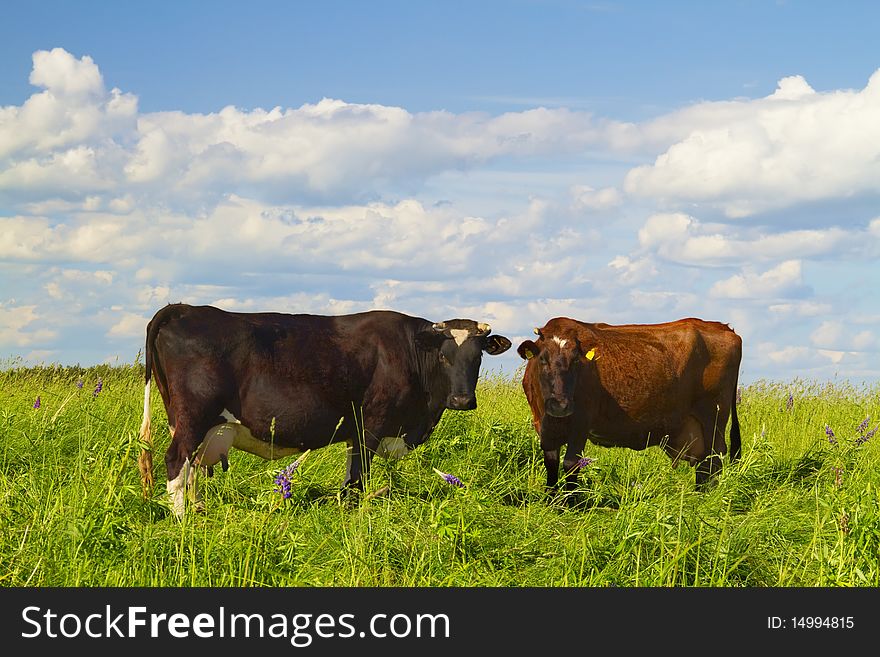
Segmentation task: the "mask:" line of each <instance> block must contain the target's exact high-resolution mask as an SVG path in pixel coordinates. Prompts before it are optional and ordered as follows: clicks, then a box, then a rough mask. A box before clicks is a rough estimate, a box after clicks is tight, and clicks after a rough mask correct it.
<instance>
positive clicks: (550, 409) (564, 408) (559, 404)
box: [544, 397, 574, 417]
mask: <svg viewBox="0 0 880 657" xmlns="http://www.w3.org/2000/svg"><path fill="white" fill-rule="evenodd" d="M544 410H545V411H546V412H547V415H552V416H553V417H568V416H569V415H571V414H572V413H573V412H574V406H573V405H572V403H571V401H570V400H568V399H564V398H560V397H551V398H550V399H548V400H547V401H546V402H545V404H544Z"/></svg>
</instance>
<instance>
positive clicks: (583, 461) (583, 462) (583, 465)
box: [577, 456, 596, 468]
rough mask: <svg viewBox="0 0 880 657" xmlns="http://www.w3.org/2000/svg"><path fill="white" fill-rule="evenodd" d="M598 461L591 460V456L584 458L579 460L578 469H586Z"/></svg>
mask: <svg viewBox="0 0 880 657" xmlns="http://www.w3.org/2000/svg"><path fill="white" fill-rule="evenodd" d="M595 460H596V459H594V458H590V457H589V456H582V457H580V458H579V459H578V462H577V467H578V468H586V467H587V466H588V465H590V464H591V463H593V462H594V461H595Z"/></svg>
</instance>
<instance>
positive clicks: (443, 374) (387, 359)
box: [138, 304, 510, 516]
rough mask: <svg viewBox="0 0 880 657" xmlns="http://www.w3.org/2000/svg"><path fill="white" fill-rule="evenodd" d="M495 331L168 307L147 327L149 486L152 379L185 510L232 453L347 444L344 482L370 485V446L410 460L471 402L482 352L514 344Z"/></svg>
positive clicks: (458, 322)
mask: <svg viewBox="0 0 880 657" xmlns="http://www.w3.org/2000/svg"><path fill="white" fill-rule="evenodd" d="M490 331H491V328H490V327H489V325H487V324H483V323H477V322H475V321H473V320H470V319H452V320H447V321H445V322H440V323H432V322H430V321H428V320H426V319H422V318H420V317H410V316H408V315H404V314H401V313H398V312H393V311H386V310H374V311H370V312H363V313H356V314H352V315H339V316H321V315H304V314H300V315H291V314H283V313H233V312H227V311H224V310H221V309H219V308H214V307H212V306H190V305H186V304H172V305H168V306H166V307H164V308H162V309H161V310H159V311H158V312H157V313H156V315H155V316H154V317H153V319H152V320H151V321H150V323H149V324H148V326H147V338H146V348H145V358H146V389H145V392H144V418H143V424H142V426H141V441H142V444H143V447H144V448H143V450H142V451H141V455H140V458H139V460H138V466H139V469H140V473H141V483H142V485H143V489H144V494H145V495H149V494H150V491H151V490H152V487H153V485H154V480H153V473H152V465H153V464H152V450H151V447H152V442H151V437H150V380H151V377H154V376H155V380H156V385H157V387H158V388H159V392H160V394H161V395H162V401H163V402H164V404H165V410H166V412H167V415H168V424H169V427H170V429H171V435H172V441H171V445H170V446H169V447H168V451H167V452H166V454H165V465H166V467H167V488H168V493H169V495H170V498H171V503H172V507H173V509H174V512H175V514H177V515H178V516H180V515H182V514H183V510H184V503H185V497H186V492H187V490H189V491H190V499H192V500H194V501H198V500H199V498H198V493H197V491H196V485H195V484H196V482H195V473H196V471H197V466H200V467H201V468H203V469H205V470H208V469H209V468H211V467H212V466H213V465H215V464H216V463H218V462H221V463H222V464H223V466H224V469H225V468H226V466H227V461H226V458H227V454H228V452H229V449H230V447H236V448H238V449H242V450H245V451H248V452H251V453H253V454H257V455H259V456H262V457H263V458H266V459H276V458H281V457H284V456H288V455H290V454H296V453H300V452H304V451H305V450H308V449H316V448H319V447H323V446H325V445H328V444H330V443H334V442H341V441H345V442H347V443H348V445H349V447H348V467H347V473H346V478H345V482H344V489H345V490H348V491H351V490H355V491H357V490H363V487H364V477H365V476H366V475H367V473H368V472H369V467H370V461H371V459H372V457H373V455H374V454H379V455H381V456H384V457H386V458H387V457H401V456H403V455H405V454H406V453H408V452H409V450H411V449H412V448H413V447H415V446H417V445H420V444H421V443H423V442H425V440H427V439H428V437H429V436H430V435H431V431H432V430H433V429H434V427H435V426H436V425H437V423H438V422H439V421H440V417H441V416H442V415H443V411H444V410H445V409H447V408H449V409H453V410H462V411H464V410H471V409H474V408H476V406H477V400H476V385H477V378H478V375H479V370H480V361H481V357H482V352H483V351H486V352H487V353H489V354H492V355H495V354H500V353H503V352H504V351H506V350H507V349H509V348H510V340H508V339H507V338H505V337H504V336H501V335H490ZM208 474H211V472H210V471H209V472H208Z"/></svg>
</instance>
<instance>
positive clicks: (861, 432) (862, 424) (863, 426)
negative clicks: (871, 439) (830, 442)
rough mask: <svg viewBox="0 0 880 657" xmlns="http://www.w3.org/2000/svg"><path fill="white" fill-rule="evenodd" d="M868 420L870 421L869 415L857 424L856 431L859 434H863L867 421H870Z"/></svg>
mask: <svg viewBox="0 0 880 657" xmlns="http://www.w3.org/2000/svg"><path fill="white" fill-rule="evenodd" d="M870 421H871V416H870V415H869V416H868V417H866V418H865V419H864V420H862V423H861V424H859V426H857V427H856V431H858V432H859V435H863V434H864V433H865V429H867V428H868V422H870Z"/></svg>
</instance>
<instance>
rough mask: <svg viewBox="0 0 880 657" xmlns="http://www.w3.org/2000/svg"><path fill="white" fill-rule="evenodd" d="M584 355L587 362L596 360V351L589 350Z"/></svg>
mask: <svg viewBox="0 0 880 657" xmlns="http://www.w3.org/2000/svg"><path fill="white" fill-rule="evenodd" d="M584 355H585V356H586V357H587V360H596V358H597V356H596V350H595V349H590V350H589V351H588V352H587V353H586V354H584Z"/></svg>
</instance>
